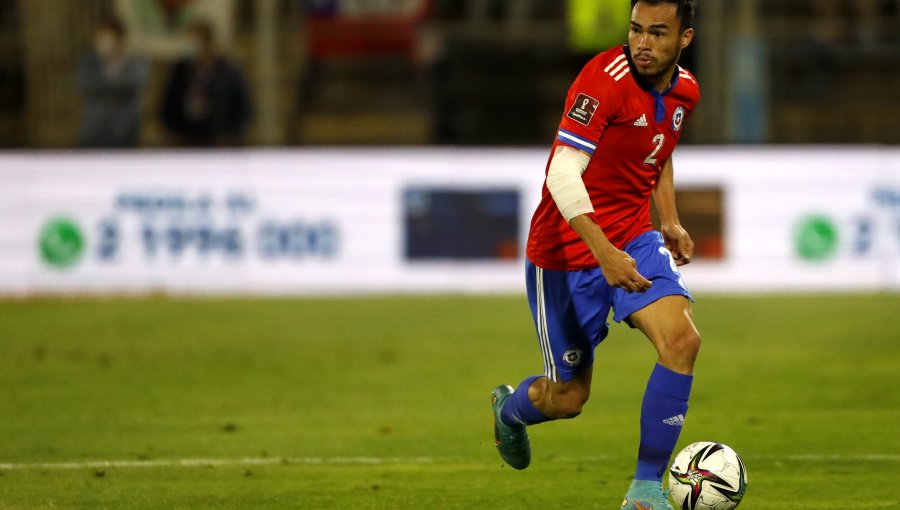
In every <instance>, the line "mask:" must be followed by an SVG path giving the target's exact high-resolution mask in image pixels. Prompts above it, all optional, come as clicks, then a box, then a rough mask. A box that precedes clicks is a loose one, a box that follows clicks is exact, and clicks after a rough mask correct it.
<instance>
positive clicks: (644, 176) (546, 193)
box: [492, 0, 700, 510]
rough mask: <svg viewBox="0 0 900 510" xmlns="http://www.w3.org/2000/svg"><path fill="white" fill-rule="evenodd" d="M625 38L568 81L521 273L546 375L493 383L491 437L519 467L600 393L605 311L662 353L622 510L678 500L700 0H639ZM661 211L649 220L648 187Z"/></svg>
mask: <svg viewBox="0 0 900 510" xmlns="http://www.w3.org/2000/svg"><path fill="white" fill-rule="evenodd" d="M631 4H632V14H631V30H630V32H629V36H628V44H627V45H626V46H621V47H616V48H612V49H610V50H608V51H606V52H604V53H601V54H599V55H597V56H596V57H594V59H593V60H591V61H590V62H589V63H588V64H587V65H586V66H585V67H584V69H583V70H582V72H581V74H580V75H579V76H578V78H577V79H576V80H575V83H574V84H573V85H572V87H571V88H570V89H569V94H568V98H567V100H566V106H565V109H564V115H563V117H562V122H561V124H560V126H559V131H558V132H557V136H556V140H555V142H554V144H553V147H552V150H551V156H550V160H549V162H548V164H547V177H546V181H545V185H544V187H543V192H542V198H541V202H540V205H539V206H538V208H537V211H536V212H535V214H534V218H533V220H532V223H531V230H530V233H529V238H528V246H527V252H526V253H527V258H528V261H527V267H526V271H527V273H526V282H527V290H528V299H529V303H530V305H531V311H532V314H533V316H534V324H535V328H536V329H537V333H538V339H539V343H540V347H541V351H542V353H543V361H544V374H543V375H539V376H534V377H529V378H527V379H525V380H524V381H522V383H521V384H519V386H518V388H516V389H515V390H514V389H513V388H512V387H511V386H506V385H503V386H499V387H497V388H496V389H494V391H493V399H492V405H493V411H494V423H495V424H494V433H495V440H496V444H497V448H498V450H499V451H500V455H501V456H502V457H503V459H504V460H505V461H506V462H507V463H508V464H509V465H510V466H512V467H514V468H516V469H525V468H526V467H528V464H529V463H530V461H531V447H530V444H529V441H528V434H527V432H526V426H528V425H535V424H538V423H542V422H545V421H550V420H557V419H565V418H573V417H575V416H577V415H578V414H579V413H581V409H582V406H583V405H584V404H585V402H586V401H587V399H588V396H589V394H590V390H591V374H592V367H593V361H594V349H595V348H596V347H597V346H598V345H599V344H600V342H601V341H602V340H603V339H604V338H605V337H606V335H607V333H608V332H609V323H608V322H607V315H608V314H609V311H610V309H612V310H613V311H614V316H613V319H614V320H615V321H617V322H620V321H623V320H624V321H626V323H628V324H629V325H630V326H631V327H635V328H638V329H639V330H640V331H641V332H643V333H644V334H645V335H646V336H647V338H648V339H649V340H650V342H651V343H652V344H653V346H654V347H655V348H656V351H657V353H658V361H657V364H656V366H655V367H654V368H653V370H652V373H651V375H650V380H649V382H648V384H647V389H646V392H645V394H644V399H643V404H642V407H641V436H640V437H641V439H640V446H639V449H638V458H637V469H636V471H635V475H634V481H633V482H632V484H631V487H630V488H629V490H628V493H627V494H626V497H625V502H624V503H623V508H629V509H633V510H661V509H671V508H672V507H671V506H670V505H669V504H668V502H667V500H666V494H665V493H664V492H663V489H662V475H663V473H664V472H665V470H666V467H667V466H668V462H669V459H670V457H671V455H672V451H673V449H674V448H675V445H676V442H677V441H678V435H679V433H680V432H681V428H682V425H683V423H684V417H685V415H686V413H687V408H688V397H689V395H690V391H691V383H692V381H693V376H692V373H693V368H694V360H695V359H696V357H697V352H698V351H699V348H700V334H699V333H698V331H697V328H696V327H695V326H694V323H693V321H692V319H691V301H692V299H691V296H690V294H689V293H688V291H687V288H686V287H685V285H684V281H683V280H682V277H681V275H680V274H679V271H678V269H677V266H680V265H683V264H687V263H689V262H690V261H691V257H692V256H693V252H694V246H693V242H692V241H691V238H690V236H689V235H688V233H687V232H686V231H685V229H684V228H682V226H681V224H680V222H679V219H678V214H677V212H676V210H675V199H674V188H673V166H672V152H673V150H674V149H675V145H676V144H677V142H678V140H679V138H680V136H681V132H682V128H683V127H684V122H685V119H687V117H688V116H689V115H690V113H691V112H692V111H693V109H694V107H695V105H696V104H697V102H698V100H699V96H700V90H699V87H698V85H697V81H696V80H695V79H694V77H693V75H691V73H689V72H688V71H686V70H685V69H682V68H681V67H679V66H678V64H677V63H678V59H679V57H680V55H681V51H682V50H683V49H684V48H686V47H687V46H688V45H689V44H690V43H691V40H692V39H693V36H694V30H693V28H692V24H693V17H694V3H693V0H632V2H631ZM651 196H652V197H653V199H654V202H655V204H656V208H657V211H658V213H659V216H660V219H661V228H660V232H657V231H654V230H653V229H652V226H651V224H650V197H651Z"/></svg>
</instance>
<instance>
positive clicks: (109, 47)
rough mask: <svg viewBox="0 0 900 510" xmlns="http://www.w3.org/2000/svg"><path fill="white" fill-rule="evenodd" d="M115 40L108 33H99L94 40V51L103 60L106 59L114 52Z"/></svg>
mask: <svg viewBox="0 0 900 510" xmlns="http://www.w3.org/2000/svg"><path fill="white" fill-rule="evenodd" d="M117 45H118V44H117V43H116V38H115V37H113V36H112V35H111V34H108V33H101V34H99V35H97V37H96V38H95V39H94V50H95V51H96V52H97V54H98V55H100V56H101V57H103V58H107V57H109V56H110V55H112V54H113V53H114V52H115V51H116V46H117Z"/></svg>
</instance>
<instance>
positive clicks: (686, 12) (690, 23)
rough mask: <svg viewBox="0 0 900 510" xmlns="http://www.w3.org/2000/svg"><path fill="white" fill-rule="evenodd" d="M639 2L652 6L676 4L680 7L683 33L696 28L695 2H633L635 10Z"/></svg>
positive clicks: (636, 0) (656, 0)
mask: <svg viewBox="0 0 900 510" xmlns="http://www.w3.org/2000/svg"><path fill="white" fill-rule="evenodd" d="M638 2H644V3H647V4H650V5H659V4H675V5H676V6H677V7H678V12H677V16H678V19H680V20H681V31H682V32H684V31H685V30H687V29H689V28H694V15H695V14H696V11H697V7H696V5H695V4H696V1H695V0H631V8H632V9H634V6H635V5H637V3H638Z"/></svg>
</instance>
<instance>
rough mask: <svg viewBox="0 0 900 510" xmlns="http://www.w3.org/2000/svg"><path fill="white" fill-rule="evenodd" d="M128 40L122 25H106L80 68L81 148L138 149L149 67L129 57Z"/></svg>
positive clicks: (115, 21)
mask: <svg viewBox="0 0 900 510" xmlns="http://www.w3.org/2000/svg"><path fill="white" fill-rule="evenodd" d="M125 39H126V34H125V27H124V26H123V25H122V24H121V23H120V22H119V21H117V20H114V19H109V20H107V21H104V22H103V23H101V24H100V25H99V26H98V27H97V31H96V33H95V34H94V50H93V51H92V52H91V54H90V55H87V56H85V57H84V58H83V59H82V60H81V62H80V63H79V65H78V69H77V71H76V85H77V87H78V90H79V91H80V92H81V94H82V96H83V97H84V108H83V112H82V117H81V127H80V130H79V133H78V143H79V145H81V146H82V147H106V148H111V147H123V148H124V147H136V146H137V145H138V142H139V140H140V131H141V118H140V95H141V89H142V87H143V85H144V83H145V82H146V81H147V75H148V66H147V63H146V62H145V61H144V60H143V59H139V58H137V57H134V56H129V55H127V54H126V52H125Z"/></svg>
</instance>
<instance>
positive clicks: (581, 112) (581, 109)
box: [566, 94, 600, 126]
mask: <svg viewBox="0 0 900 510" xmlns="http://www.w3.org/2000/svg"><path fill="white" fill-rule="evenodd" d="M598 106H600V101H597V100H596V99H594V98H593V97H591V96H589V95H587V94H578V98H577V99H575V104H573V105H572V109H571V110H569V113H568V115H566V116H567V117H569V118H570V119H572V120H574V121H575V122H577V123H579V124H583V125H585V126H587V125H588V124H590V123H591V119H593V118H594V113H595V112H596V111H597V107H598Z"/></svg>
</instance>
